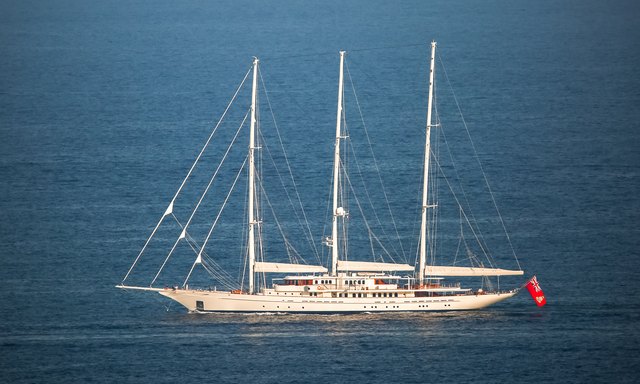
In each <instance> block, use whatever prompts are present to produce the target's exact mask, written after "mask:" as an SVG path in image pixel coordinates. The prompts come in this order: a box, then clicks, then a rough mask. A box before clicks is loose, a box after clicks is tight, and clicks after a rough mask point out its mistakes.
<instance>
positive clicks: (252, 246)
mask: <svg viewBox="0 0 640 384" xmlns="http://www.w3.org/2000/svg"><path fill="white" fill-rule="evenodd" d="M258 62H259V60H258V58H257V57H254V58H253V86H252V88H251V124H250V129H249V218H248V221H249V239H248V244H247V247H248V249H249V294H252V293H253V291H254V281H253V278H254V276H253V275H254V272H253V271H254V264H255V261H256V245H255V226H256V224H257V222H256V221H255V218H254V209H255V208H254V194H255V191H254V189H255V179H256V174H255V160H254V151H255V148H256V143H255V130H256V93H257V88H258Z"/></svg>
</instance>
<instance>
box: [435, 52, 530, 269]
mask: <svg viewBox="0 0 640 384" xmlns="http://www.w3.org/2000/svg"><path fill="white" fill-rule="evenodd" d="M438 55H439V54H438ZM439 57H440V64H441V66H442V70H443V72H444V75H445V78H446V79H447V83H448V84H449V86H450V88H451V93H452V94H453V99H454V100H455V102H456V106H457V108H458V112H459V113H460V117H461V118H462V124H463V125H464V128H465V131H466V133H467V136H468V137H469V141H470V142H471V147H472V148H473V153H474V155H475V158H476V161H477V162H478V165H479V166H480V170H481V171H482V176H483V177H484V182H485V184H486V185H487V188H488V189H489V195H490V196H491V201H492V202H493V206H494V208H495V209H496V213H497V214H498V217H499V218H500V224H502V229H503V231H504V233H505V235H506V237H507V242H508V243H509V247H510V248H511V252H512V253H513V257H514V258H515V259H516V263H517V264H518V269H520V270H522V267H520V261H519V260H518V256H517V255H516V251H515V249H514V248H513V244H512V243H511V237H510V236H509V232H507V227H506V226H505V224H504V220H503V219H502V215H501V214H500V210H499V209H498V204H497V203H496V200H495V197H494V195H493V191H492V190H491V186H490V185H489V180H488V179H487V175H486V174H485V172H484V168H483V167H482V163H481V162H480V157H479V156H478V151H477V150H476V146H475V144H474V142H473V140H472V139H471V133H470V132H469V128H468V127H467V122H466V120H465V119H464V116H463V115H462V109H461V108H460V103H458V98H457V97H456V94H455V92H454V91H453V87H452V86H451V82H450V81H449V76H448V75H447V70H446V69H445V67H444V62H443V60H442V57H441V56H439Z"/></svg>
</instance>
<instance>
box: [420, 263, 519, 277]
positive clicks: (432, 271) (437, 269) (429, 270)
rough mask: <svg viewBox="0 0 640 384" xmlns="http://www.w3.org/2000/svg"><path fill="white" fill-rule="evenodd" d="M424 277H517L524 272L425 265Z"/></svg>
mask: <svg viewBox="0 0 640 384" xmlns="http://www.w3.org/2000/svg"><path fill="white" fill-rule="evenodd" d="M424 274H425V276H517V275H524V271H516V270H510V269H500V268H474V267H449V266H438V265H427V266H426V268H425V271H424Z"/></svg>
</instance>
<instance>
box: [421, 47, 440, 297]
mask: <svg viewBox="0 0 640 384" xmlns="http://www.w3.org/2000/svg"><path fill="white" fill-rule="evenodd" d="M435 57H436V42H435V41H432V42H431V66H430V70H429V104H428V106H427V132H426V141H425V150H424V177H423V180H424V185H423V186H422V223H421V226H420V267H419V270H418V273H419V276H418V281H419V283H420V285H422V284H423V283H424V273H425V266H426V262H427V209H428V208H430V207H431V206H429V205H428V202H427V195H428V193H427V192H428V187H429V158H430V157H431V126H432V125H431V110H432V107H433V76H434V71H435Z"/></svg>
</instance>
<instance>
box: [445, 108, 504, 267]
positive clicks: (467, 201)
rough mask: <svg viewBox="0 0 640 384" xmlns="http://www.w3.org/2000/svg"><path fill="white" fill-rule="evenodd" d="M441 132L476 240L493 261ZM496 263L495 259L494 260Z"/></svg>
mask: <svg viewBox="0 0 640 384" xmlns="http://www.w3.org/2000/svg"><path fill="white" fill-rule="evenodd" d="M436 114H437V110H436ZM439 132H440V133H441V135H442V140H443V141H444V144H445V147H446V148H447V153H448V154H449V160H450V161H451V164H452V166H453V171H454V175H455V178H456V180H457V182H458V186H459V187H460V190H461V192H462V196H463V198H464V201H465V203H466V208H468V209H469V215H470V216H471V220H467V223H468V224H469V226H472V225H474V224H475V229H476V230H477V232H478V234H479V237H476V241H477V242H478V244H481V245H482V246H484V247H485V248H486V249H487V252H486V253H485V257H486V258H487V259H488V260H489V262H490V263H491V260H490V258H491V252H490V251H489V248H488V245H487V243H486V241H484V235H483V233H482V229H481V228H480V225H479V224H478V220H477V219H476V217H475V214H474V212H473V206H472V205H471V204H470V203H469V198H468V196H467V192H466V190H465V189H464V187H463V186H462V181H461V177H460V173H459V172H458V167H456V165H455V164H456V162H455V160H454V158H453V154H452V153H451V150H450V146H449V142H448V140H447V135H446V134H445V131H444V129H440V130H439ZM441 172H442V174H443V176H444V170H442V169H441ZM460 208H461V209H462V206H460ZM494 263H495V260H494Z"/></svg>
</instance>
